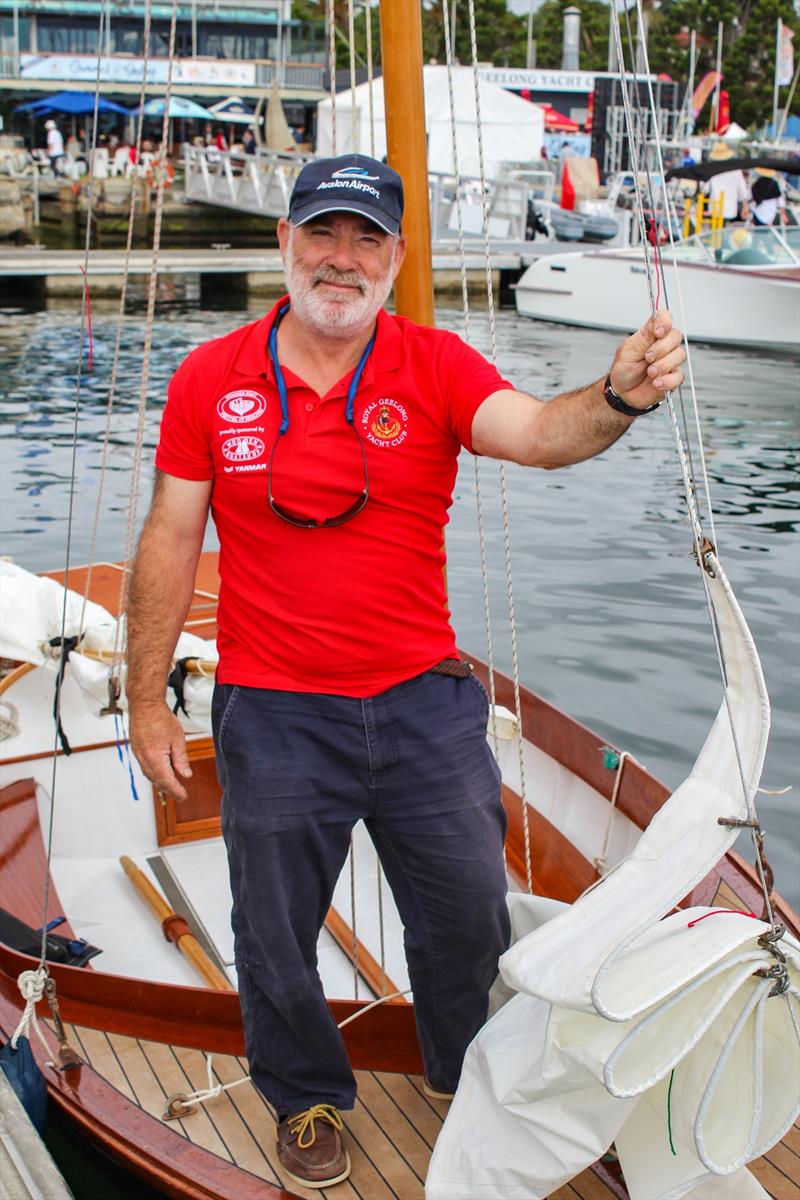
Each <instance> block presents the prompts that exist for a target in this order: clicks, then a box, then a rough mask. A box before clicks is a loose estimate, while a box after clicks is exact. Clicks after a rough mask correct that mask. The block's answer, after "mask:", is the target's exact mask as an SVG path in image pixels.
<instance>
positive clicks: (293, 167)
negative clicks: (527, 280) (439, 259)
mask: <svg viewBox="0 0 800 1200" xmlns="http://www.w3.org/2000/svg"><path fill="white" fill-rule="evenodd" d="M312 160H313V155H308V154H301V153H295V152H292V153H283V152H280V151H275V150H264V149H262V148H259V149H258V150H257V151H256V153H255V154H238V155H237V154H231V153H225V152H222V151H218V150H216V149H215V148H214V147H199V146H187V147H186V149H185V155H184V167H185V172H186V175H185V180H184V193H185V196H186V199H187V200H190V201H195V202H197V203H200V204H210V205H218V206H219V207H221V208H229V209H234V210H236V211H237V212H242V213H252V214H254V215H257V216H263V217H272V218H273V219H277V218H278V217H285V216H286V215H287V213H288V211H289V197H290V196H291V194H292V188H293V187H294V183H295V180H296V178H297V176H298V174H299V173H300V171H301V170H302V168H303V167H304V166H305V164H306V163H307V162H311V161H312ZM531 190H532V189H531V182H530V180H527V179H513V178H507V179H506V178H501V179H491V180H488V181H487V197H488V209H489V213H488V218H489V238H490V243H491V248H492V251H502V250H506V251H510V250H511V249H512V247H513V248H514V249H515V250H516V252H517V253H520V252H521V250H523V249H527V250H528V251H530V249H531V247H530V243H528V245H527V247H526V246H525V229H526V224H527V219H528V196H529V194H530V193H531ZM459 192H460V197H461V222H462V229H463V236H464V240H465V243H466V244H467V246H468V247H469V248H470V249H472V250H476V249H478V248H479V246H480V245H481V244H482V239H483V206H482V202H481V189H480V182H479V180H477V179H469V178H461V179H460V180H456V177H455V176H454V175H448V174H441V173H438V172H431V173H430V175H429V188H428V194H429V198H430V205H431V241H432V243H433V246H434V248H442V249H444V248H445V247H447V248H451V249H455V247H456V246H457V244H458V236H459V234H458V212H457V205H456V199H457V194H458V193H459Z"/></svg>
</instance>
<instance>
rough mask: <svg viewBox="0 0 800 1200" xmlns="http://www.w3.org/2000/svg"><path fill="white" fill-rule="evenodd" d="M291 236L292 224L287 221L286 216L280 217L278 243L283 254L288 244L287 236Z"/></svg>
mask: <svg viewBox="0 0 800 1200" xmlns="http://www.w3.org/2000/svg"><path fill="white" fill-rule="evenodd" d="M291 236H292V224H291V222H290V221H287V219H286V217H281V218H280V220H279V221H278V245H279V247H280V251H281V254H285V252H286V247H287V246H288V244H289V238H290V237H291Z"/></svg>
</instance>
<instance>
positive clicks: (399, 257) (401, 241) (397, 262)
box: [392, 233, 408, 282]
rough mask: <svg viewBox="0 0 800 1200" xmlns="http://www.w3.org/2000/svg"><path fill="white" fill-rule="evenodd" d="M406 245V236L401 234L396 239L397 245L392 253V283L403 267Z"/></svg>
mask: <svg viewBox="0 0 800 1200" xmlns="http://www.w3.org/2000/svg"><path fill="white" fill-rule="evenodd" d="M407 245H408V242H407V240H406V236H405V234H403V233H401V234H400V236H399V237H398V239H397V245H396V247H395V251H394V275H393V277H392V282H394V280H395V279H396V278H397V274H398V272H399V270H400V268H401V267H402V265H403V259H404V258H405V256H406V247H407Z"/></svg>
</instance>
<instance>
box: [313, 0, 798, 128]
mask: <svg viewBox="0 0 800 1200" xmlns="http://www.w3.org/2000/svg"><path fill="white" fill-rule="evenodd" d="M383 2H384V3H387V2H388V3H391V4H401V3H403V4H410V3H414V2H415V0H383ZM629 3H630V9H631V11H630V12H629V17H628V20H629V22H630V26H631V32H632V36H633V38H634V39H635V37H636V12H635V5H633V0H629ZM644 3H645V8H646V9H647V13H648V22H649V36H648V51H649V56H650V66H651V69H652V70H653V71H655V72H666V73H667V74H668V75H670V76H671V77H672V78H673V79H675V80H677V81H679V82H681V83H684V82H686V81H687V80H688V77H689V33H690V31H691V30H692V29H694V30H695V31H696V33H697V65H696V71H695V78H696V80H697V81H699V80H700V79H701V78H702V77H703V75H704V74H705V72H706V71H712V70H714V67H715V63H716V39H717V22H718V21H722V22H723V25H724V35H723V60H722V70H723V75H724V81H723V87H725V88H726V89H727V90H728V92H729V93H730V97H731V116H732V119H733V120H734V121H738V122H739V124H740V125H744V126H755V125H758V124H762V123H763V122H764V121H767V120H769V119H770V118H771V115H772V86H773V80H774V72H775V28H776V23H777V20H778V18H779V17H780V18H781V19H782V20H783V21H784V22H785V24H786V25H788V26H789V27H790V28H792V29H797V28H799V27H800V20H799V19H798V16H797V15H796V13H795V10H794V4H793V2H792V0H661V3H660V4H658V6H656V5H655V4H654V3H653V2H652V0H644ZM355 4H356V13H355V21H354V28H355V50H356V64H357V66H359V67H363V66H364V65H365V64H366V58H367V51H366V21H367V12H369V19H370V20H371V22H372V54H373V60H374V63H375V65H376V66H379V64H380V61H381V47H380V27H379V10H378V5H377V4H372V5H370V6H369V7H367V5H366V4H365V0H355ZM570 4H574V5H575V6H576V7H577V8H579V9H580V11H581V40H580V66H581V69H582V70H584V71H604V70H606V68H607V65H608V39H609V7H608V3H607V0H545V2H544V3H543V4H542V5H541V6H540V8H539V9H538V11H537V13H536V14H535V17H534V23H533V35H534V37H535V38H536V47H537V56H536V61H537V65H538V66H540V67H545V68H551V69H552V68H557V67H560V66H561V48H562V38H563V26H564V17H563V13H564V9H565V8H567V7H568V6H569V5H570ZM453 5H455V17H456V20H455V54H454V56H455V58H456V60H457V61H459V62H462V63H469V62H471V61H472V51H471V48H470V32H469V4H468V0H449V7H450V12H451V16H452V9H453ZM474 8H475V30H476V41H477V49H478V59H479V60H480V61H481V62H490V63H492V65H493V66H496V67H503V66H507V67H524V66H525V63H526V60H527V24H528V23H527V19H526V18H525V17H520V16H517V15H516V14H515V13H513V12H511V11H510V10H509V8H508V6H507V3H506V0H474ZM326 11H327V0H293V5H292V15H293V16H294V17H295V18H297V19H299V20H302V21H305V22H312V23H317V24H318V28H319V29H320V31H321V29H322V27H323V25H324V22H325V14H326ZM334 11H335V15H336V27H337V30H338V31H339V34H338V35H337V38H336V62H337V68H338V69H339V70H345V71H346V70H347V69H348V68H349V63H350V52H349V48H348V45H347V32H348V9H347V0H334ZM620 20H621V24H622V34H623V43H624V44H625V50H626V57H628V58H629V60H630V54H629V47H628V44H627V42H628V29H627V23H626V21H625V18H624V14H623V13H622V12H621V13H620ZM340 35H343V36H340ZM320 36H321V34H320ZM422 38H423V56H424V59H425V61H426V62H440V63H443V62H444V61H445V38H444V23H443V6H442V0H422ZM796 41H797V45H796V48H795V53H796V55H797V56H798V57H800V35H798V37H797V38H796ZM780 96H781V103H785V102H786V99H787V96H788V89H787V88H783V89H782V90H781V93H780ZM792 111H793V112H798V113H800V88H798V89H797V91H796V93H795V98H794V102H793V104H792ZM703 119H705V120H706V121H707V120H708V111H706V113H704V114H702V116H701V122H700V123H701V124H702V122H703Z"/></svg>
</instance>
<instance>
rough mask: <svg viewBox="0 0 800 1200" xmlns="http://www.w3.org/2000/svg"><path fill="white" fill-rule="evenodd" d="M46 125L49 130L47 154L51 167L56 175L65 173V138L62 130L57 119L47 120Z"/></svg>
mask: <svg viewBox="0 0 800 1200" xmlns="http://www.w3.org/2000/svg"><path fill="white" fill-rule="evenodd" d="M44 127H45V129H46V130H47V156H48V158H49V159H50V167H51V169H52V172H53V174H54V175H63V174H64V172H63V170H62V169H61V160H62V159H63V157H64V139H63V137H62V136H61V130H60V129H59V128H58V126H57V125H56V123H55V121H45V123H44Z"/></svg>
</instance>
